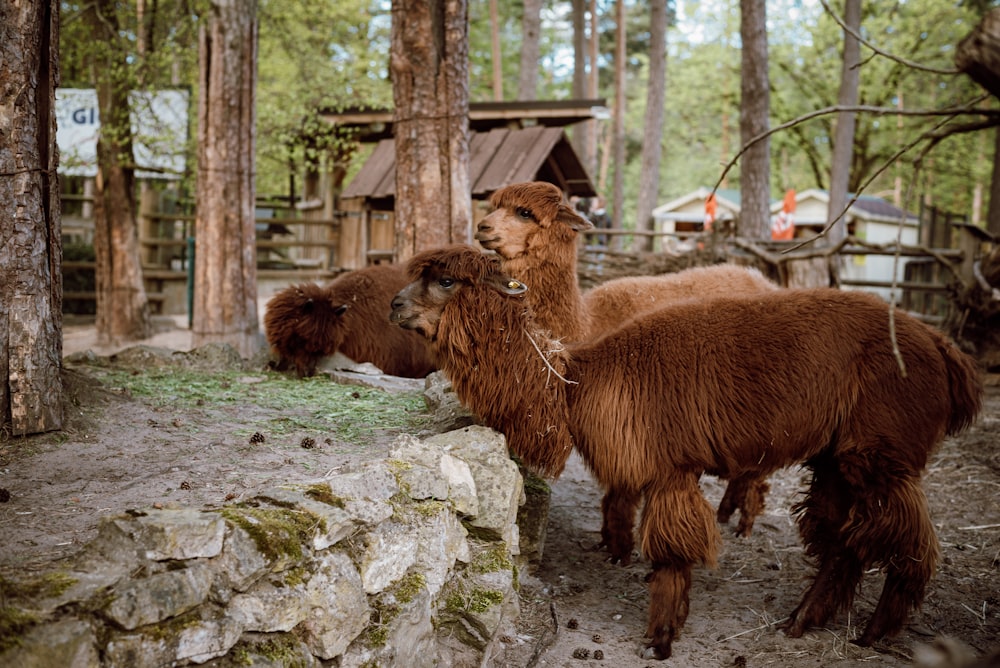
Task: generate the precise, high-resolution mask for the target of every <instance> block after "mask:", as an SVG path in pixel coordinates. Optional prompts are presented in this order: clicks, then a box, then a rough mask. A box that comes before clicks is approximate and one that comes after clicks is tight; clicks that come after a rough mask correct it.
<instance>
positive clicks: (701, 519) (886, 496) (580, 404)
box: [391, 246, 982, 658]
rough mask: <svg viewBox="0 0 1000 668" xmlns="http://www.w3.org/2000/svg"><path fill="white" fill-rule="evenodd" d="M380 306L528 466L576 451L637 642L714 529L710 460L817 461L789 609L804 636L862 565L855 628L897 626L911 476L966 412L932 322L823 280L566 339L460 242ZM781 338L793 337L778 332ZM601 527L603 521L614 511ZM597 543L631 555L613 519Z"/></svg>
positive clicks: (906, 574) (922, 551) (750, 463)
mask: <svg viewBox="0 0 1000 668" xmlns="http://www.w3.org/2000/svg"><path fill="white" fill-rule="evenodd" d="M408 270H409V273H410V276H411V278H412V279H413V281H414V282H413V283H411V284H410V285H408V286H407V287H406V288H404V289H403V290H402V291H400V293H399V294H398V295H397V296H396V298H395V299H394V300H393V302H392V314H391V319H392V320H393V321H394V322H396V323H397V324H399V325H400V326H402V327H405V328H408V329H413V330H415V331H418V332H420V333H421V334H423V335H424V336H425V337H426V338H427V339H428V340H429V341H431V343H432V347H433V348H434V350H435V351H436V353H437V355H438V360H439V362H440V364H441V368H442V369H443V370H444V372H445V373H446V374H447V375H448V377H449V378H450V379H451V381H452V384H453V386H454V388H455V391H456V392H457V394H458V397H459V398H460V399H461V400H462V401H463V402H464V403H465V404H466V405H467V406H468V407H469V408H470V409H471V410H473V411H475V412H476V413H477V414H479V415H480V416H481V417H482V419H483V420H484V421H485V423H486V424H487V425H488V426H490V427H492V428H494V429H497V430H499V431H502V432H503V433H504V434H505V435H506V436H507V439H508V444H509V447H510V449H511V451H512V452H513V453H514V454H515V455H517V456H518V457H520V458H521V459H522V460H523V461H524V463H525V464H527V465H528V466H530V467H532V468H534V469H536V470H538V471H540V472H542V473H543V474H546V475H550V476H558V474H559V473H560V472H561V470H562V468H563V466H564V465H565V462H566V460H567V458H568V457H569V454H570V449H571V448H572V447H575V448H576V449H577V450H578V452H579V453H580V455H581V457H582V458H583V460H584V461H585V462H586V464H587V466H588V467H589V468H590V470H591V471H592V472H593V474H594V476H595V477H596V478H597V480H598V481H599V482H600V483H601V484H602V485H603V486H604V487H605V489H608V490H610V491H611V492H612V493H613V495H612V496H611V498H612V499H614V500H615V502H614V504H613V507H611V508H610V511H611V512H612V514H618V515H621V516H623V517H627V518H631V517H632V515H634V513H635V510H636V505H637V504H638V502H639V500H640V496H644V497H645V506H644V507H643V510H642V516H641V523H640V534H641V539H642V551H643V554H644V556H645V557H646V558H647V559H649V560H650V562H651V563H652V568H653V572H652V574H651V575H650V576H649V578H648V582H649V590H650V608H649V626H648V628H647V635H648V636H649V637H650V638H651V639H652V640H651V642H650V644H649V648H650V649H649V650H647V653H648V654H650V655H652V656H656V657H659V658H666V657H669V656H670V651H671V643H672V642H673V640H674V639H675V638H676V637H677V634H678V632H679V631H680V629H681V627H682V626H683V625H684V622H685V620H686V618H687V615H688V601H689V591H690V587H691V572H692V568H693V566H694V565H696V564H699V563H702V564H707V565H713V564H714V563H715V560H716V553H717V550H718V545H719V542H720V536H719V528H718V525H717V524H716V522H715V521H714V518H713V516H712V511H711V508H710V507H709V505H708V503H707V502H706V501H705V499H704V497H703V496H702V494H701V491H700V489H699V487H698V479H699V476H700V475H701V474H702V473H704V472H712V473H715V474H717V475H722V476H725V477H729V478H739V477H740V476H743V475H748V474H752V475H757V476H764V475H767V474H769V473H771V472H773V471H775V470H777V469H779V468H782V467H786V466H790V465H794V464H802V465H804V466H806V467H807V468H809V469H810V470H811V472H812V481H811V484H810V487H809V491H808V494H806V496H805V497H804V499H803V501H802V502H801V503H800V504H799V505H798V507H797V512H798V515H799V518H798V522H799V530H800V533H801V536H802V539H803V541H804V543H805V548H806V553H807V554H808V555H810V556H811V557H813V558H815V559H816V561H817V568H818V570H817V573H816V576H815V578H814V579H813V581H812V584H811V586H810V587H809V589H808V590H807V591H806V593H805V595H804V596H803V598H802V601H801V602H800V603H799V605H798V607H796V608H795V610H794V611H793V612H792V613H791V615H790V616H789V619H788V621H787V622H786V623H785V624H784V629H785V631H786V633H787V634H788V635H790V636H792V637H799V636H801V635H802V634H803V633H804V632H805V631H806V630H807V629H809V628H811V627H814V626H822V625H824V624H826V623H827V622H828V620H829V619H830V618H831V617H832V616H833V615H835V614H836V613H837V612H838V611H840V610H843V609H847V608H849V607H850V606H851V604H852V602H853V597H854V592H855V591H856V589H857V586H858V584H859V583H860V581H861V578H862V576H863V574H864V573H865V571H866V570H868V569H869V568H871V567H880V568H881V569H883V570H884V571H885V574H886V575H885V584H884V587H883V589H882V593H881V596H880V598H879V601H878V603H877V605H876V607H875V611H874V613H873V614H872V616H871V618H870V619H869V621H868V624H867V626H866V628H865V631H864V633H863V634H862V636H861V638H860V639H859V640H858V643H859V644H861V645H865V646H867V645H870V644H872V643H873V642H875V641H876V640H878V639H880V638H882V637H883V636H886V635H891V634H894V633H896V632H898V631H899V630H900V628H902V626H903V624H904V623H905V621H906V619H907V616H908V614H909V612H910V611H911V610H914V609H916V608H917V607H918V606H919V605H920V604H921V602H922V601H923V598H924V592H925V588H926V585H927V582H928V581H929V580H930V578H931V576H932V574H933V573H934V570H935V566H936V564H937V560H938V556H939V547H938V542H937V537H936V535H935V533H934V528H933V525H932V524H931V520H930V517H929V515H928V510H927V502H926V499H925V497H924V493H923V490H922V488H921V484H920V479H921V475H922V473H923V470H924V468H925V467H926V464H927V459H928V456H929V454H930V453H931V452H932V451H933V450H934V449H935V448H936V447H937V446H938V444H939V443H940V442H941V440H942V439H943V438H944V437H945V435H951V434H956V433H958V432H959V431H961V430H962V429H964V428H965V427H967V426H968V425H969V424H971V423H972V421H973V420H974V419H975V417H976V415H977V413H978V411H979V409H980V404H981V399H982V386H981V381H980V379H979V375H978V371H977V368H976V366H975V364H974V363H973V361H972V360H971V358H969V357H968V356H966V355H965V354H963V353H961V352H960V351H959V350H958V349H957V348H956V347H955V346H953V345H951V344H950V343H949V342H948V341H947V340H946V339H945V338H944V337H943V336H942V335H941V334H940V333H939V332H937V331H936V330H934V329H933V328H931V327H929V326H927V325H924V324H923V323H921V322H919V321H918V320H916V319H914V318H912V317H909V316H907V315H906V314H905V313H903V312H900V311H897V312H895V317H894V321H895V340H896V343H897V346H898V352H899V356H900V357H899V359H901V360H902V362H903V363H904V364H905V367H906V373H905V375H904V374H903V373H902V372H901V371H900V366H899V362H898V361H897V357H896V355H895V354H894V351H893V346H892V337H891V334H890V331H889V317H888V316H889V312H888V306H887V305H886V304H885V303H884V302H882V301H881V300H880V299H878V298H877V297H874V296H871V295H867V294H863V293H859V292H847V291H839V290H835V289H830V288H825V289H815V290H777V291H771V292H766V293H762V294H760V295H756V296H754V297H752V298H733V299H719V300H715V301H713V302H708V301H694V300H689V301H685V302H682V303H679V304H676V305H674V306H668V307H664V308H662V309H661V310H659V311H653V312H648V313H645V314H643V315H642V316H640V317H637V318H635V319H633V320H632V321H631V322H629V323H628V324H627V325H625V326H623V327H622V328H620V329H618V330H617V331H615V332H613V333H611V334H609V335H607V336H605V337H602V338H600V339H598V340H597V341H594V342H587V343H581V344H575V345H571V346H568V347H564V346H563V345H561V344H560V343H559V342H557V341H554V340H552V339H551V338H549V337H548V336H547V335H546V332H545V331H544V330H541V329H539V327H538V326H537V325H536V323H534V322H533V321H532V314H531V309H530V308H529V307H528V306H527V304H526V301H525V297H524V296H523V293H524V291H525V286H524V285H523V284H522V283H520V282H518V281H516V280H514V279H511V278H508V277H507V276H506V275H505V274H504V272H503V271H502V270H501V267H500V263H499V261H498V259H497V258H496V257H494V256H490V255H487V254H483V253H480V252H479V251H477V250H476V249H474V248H471V247H468V246H451V247H447V248H442V249H438V250H436V251H427V252H424V253H420V254H418V255H417V256H415V257H414V258H413V259H412V260H411V261H410V263H409V265H408ZM788 342H794V345H788ZM612 526H617V525H614V524H612ZM610 547H611V552H612V554H613V555H614V554H617V555H623V554H626V553H627V552H629V551H631V548H632V532H631V531H627V532H624V531H623V532H619V533H617V534H616V535H614V536H613V540H612V542H611V545H610Z"/></svg>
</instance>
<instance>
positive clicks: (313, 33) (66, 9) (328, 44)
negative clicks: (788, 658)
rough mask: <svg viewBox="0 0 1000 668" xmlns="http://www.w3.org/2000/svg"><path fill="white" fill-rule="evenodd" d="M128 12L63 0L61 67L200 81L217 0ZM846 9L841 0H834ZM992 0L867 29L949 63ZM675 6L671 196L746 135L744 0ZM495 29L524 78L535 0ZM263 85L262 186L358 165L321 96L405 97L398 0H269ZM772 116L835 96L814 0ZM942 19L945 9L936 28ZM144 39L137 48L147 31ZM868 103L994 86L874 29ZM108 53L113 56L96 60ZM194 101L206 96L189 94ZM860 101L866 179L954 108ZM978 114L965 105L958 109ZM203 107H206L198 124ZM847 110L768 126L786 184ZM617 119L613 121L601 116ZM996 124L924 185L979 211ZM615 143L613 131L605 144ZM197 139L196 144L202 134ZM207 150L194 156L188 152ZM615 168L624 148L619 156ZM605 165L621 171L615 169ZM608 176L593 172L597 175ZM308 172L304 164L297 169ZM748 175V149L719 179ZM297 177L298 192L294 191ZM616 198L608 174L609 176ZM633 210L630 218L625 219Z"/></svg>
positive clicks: (560, 50) (563, 68)
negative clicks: (872, 110) (323, 114)
mask: <svg viewBox="0 0 1000 668" xmlns="http://www.w3.org/2000/svg"><path fill="white" fill-rule="evenodd" d="M113 5H114V7H115V19H116V21H117V22H118V24H119V26H120V29H119V30H118V31H117V33H116V35H117V38H116V39H114V40H97V39H94V37H93V34H92V29H91V27H90V25H89V24H88V22H87V21H86V20H84V8H85V7H86V6H87V4H86V3H82V2H63V3H62V4H61V15H60V52H61V55H60V60H61V63H60V68H61V76H62V85H64V86H91V85H93V83H94V76H95V71H96V70H98V69H100V68H103V70H102V71H103V76H106V77H107V78H108V79H109V80H111V81H114V82H118V84H117V85H128V86H142V87H150V88H156V87H165V86H181V87H188V88H189V89H190V90H192V91H195V92H196V91H197V82H198V75H197V66H198V62H197V53H198V49H197V30H198V27H199V22H200V21H202V20H203V17H204V16H206V13H205V11H206V7H207V0H198V1H196V2H193V3H192V2H190V0H188V1H184V2H181V1H178V0H166V1H161V2H159V3H157V4H156V11H155V13H147V16H146V17H145V20H144V23H143V26H144V27H145V29H143V27H142V26H140V25H139V21H138V17H137V16H136V14H135V4H134V3H113ZM831 6H833V7H834V9H835V10H837V11H841V10H842V9H841V6H840V5H836V4H834V5H831ZM988 6H991V5H990V3H988V2H957V1H955V2H941V1H940V0H908V1H907V2H902V3H891V4H889V5H886V6H885V7H883V6H882V5H880V4H878V3H866V4H865V5H864V6H863V11H864V14H863V17H862V33H863V36H864V38H865V39H866V40H869V41H870V42H871V43H873V44H874V45H876V46H877V47H878V48H879V49H880V50H882V51H885V52H887V53H890V54H895V55H898V56H900V57H902V58H905V59H907V60H910V61H914V62H918V63H921V64H925V65H930V66H933V67H936V68H938V69H942V68H950V67H953V59H954V53H955V48H956V45H957V44H958V42H959V41H960V40H961V39H962V38H963V37H964V36H965V35H966V34H968V33H969V32H970V31H971V30H972V29H973V27H974V26H975V25H976V23H977V22H978V20H979V18H980V16H981V14H982V12H983V11H984V7H988ZM669 7H670V11H671V12H672V13H674V14H675V15H676V18H677V20H676V21H675V22H673V24H672V27H671V29H670V30H669V32H668V50H669V55H668V61H667V101H666V110H665V112H666V113H665V130H664V133H663V138H662V140H661V146H662V149H663V151H664V158H663V160H662V163H661V175H660V184H661V185H660V199H661V200H662V201H665V200H668V199H672V198H674V197H677V196H679V195H681V194H684V193H686V192H689V191H690V190H692V189H694V188H696V187H698V186H701V185H706V186H710V185H714V184H715V182H716V181H717V180H718V179H719V177H720V176H721V175H722V168H723V166H724V165H725V164H726V163H727V162H729V161H730V160H732V159H733V158H734V157H735V156H736V154H737V152H738V151H739V149H740V146H741V140H740V135H739V95H740V91H739V88H740V85H739V77H740V73H739V70H740V52H739V25H740V23H739V22H740V16H739V3H738V2H737V1H736V0H720V1H719V2H712V3H698V2H695V1H694V0H677V1H675V2H671V3H670V4H669ZM626 8H627V10H628V11H627V23H628V25H627V34H626V37H627V48H628V53H627V61H626V72H627V98H628V100H627V119H626V130H627V139H626V142H627V146H626V165H624V166H623V169H624V170H625V176H626V179H625V183H626V200H627V201H626V203H625V206H624V211H625V212H626V214H627V215H628V216H632V215H633V209H634V205H633V202H634V199H635V196H636V192H635V189H636V188H637V185H636V184H637V183H638V178H637V177H638V170H639V169H640V165H639V160H640V155H641V143H642V123H643V111H644V106H645V104H646V78H647V76H648V67H647V65H648V62H647V51H648V44H649V35H648V30H649V27H648V15H649V12H648V11H646V8H645V7H644V5H643V4H642V3H638V2H635V1H634V0H630V1H629V2H627V4H626ZM498 9H499V23H500V25H499V32H500V45H501V55H500V57H501V69H502V73H503V87H504V99H506V100H511V99H513V97H514V95H515V94H516V89H517V83H518V71H517V70H518V67H519V56H520V45H521V34H520V33H521V14H522V12H523V3H522V2H521V0H499V2H498ZM570 11H571V4H570V3H569V2H559V3H546V5H545V7H544V9H543V21H542V33H541V35H540V42H541V50H542V59H541V61H542V62H541V63H540V66H539V74H540V81H539V97H540V98H542V99H564V98H567V97H569V96H570V95H571V80H572V62H573V60H572V58H573V52H572V34H571V27H572V22H571V16H570V13H569V12H570ZM597 11H598V22H599V40H600V46H599V58H598V60H599V63H598V65H599V82H600V90H599V93H598V95H599V97H604V98H606V99H607V100H608V102H609V104H610V103H611V102H613V94H614V91H613V79H614V76H613V74H614V59H613V53H614V40H615V33H616V30H617V26H616V25H615V14H614V12H615V3H614V2H612V1H611V0H600V1H599V2H598V3H597ZM468 12H469V56H470V62H469V97H470V100H472V101H483V100H492V99H493V87H492V72H493V53H492V48H491V35H490V27H491V21H490V15H489V3H488V2H487V0H470V2H469V3H468ZM258 18H259V26H260V29H259V38H260V41H259V59H258V87H257V191H258V192H260V193H275V194H287V191H288V187H289V178H288V175H289V173H290V172H291V173H294V174H297V175H298V176H300V177H301V175H303V174H304V173H305V171H306V170H307V169H310V168H312V167H314V166H316V165H319V166H321V167H322V166H323V163H324V162H327V161H330V160H334V159H335V160H338V161H342V162H343V161H346V160H348V159H351V160H353V162H352V163H351V167H350V168H349V169H350V171H354V170H356V169H357V167H358V165H359V164H360V163H361V162H362V160H363V159H364V157H365V154H366V153H367V151H369V150H370V148H369V147H365V148H362V149H361V150H358V149H357V147H356V146H354V145H353V143H352V141H351V138H350V137H347V136H343V135H338V134H336V133H334V132H332V131H331V129H330V128H329V126H328V125H327V124H326V123H325V121H323V120H322V119H321V118H320V111H321V110H324V109H331V110H340V109H343V108H346V107H354V106H368V107H391V106H392V103H393V100H392V85H391V82H390V81H389V47H390V34H391V30H390V29H391V3H390V2H389V0H282V1H280V2H279V1H278V0H261V2H260V5H259V9H258ZM768 23H769V25H768V38H769V66H770V73H771V74H770V77H771V85H772V91H771V123H772V126H774V125H777V124H779V123H783V122H786V121H789V120H791V119H793V118H796V117H798V116H801V115H803V114H805V113H807V112H812V111H815V110H817V109H820V108H824V107H828V106H831V105H833V104H835V102H836V99H837V92H838V86H839V80H840V68H841V61H840V51H841V48H842V41H843V33H842V30H841V28H840V27H839V26H838V25H837V24H836V23H835V22H834V21H833V19H832V18H831V17H829V16H827V15H825V13H824V11H823V8H822V7H821V6H820V5H818V4H817V3H804V2H802V0H775V1H774V2H769V3H768ZM930 27H933V29H931V28H930ZM140 35H144V36H145V40H144V41H145V42H146V45H147V46H146V48H145V50H143V51H142V53H140V50H139V41H140V40H139V37H140ZM861 52H862V61H863V62H862V66H861V72H860V76H861V82H860V103H861V104H864V105H877V106H882V107H888V108H892V107H895V106H896V105H897V104H900V103H901V104H902V105H903V106H904V107H905V108H906V109H929V108H941V107H946V106H948V105H952V104H956V103H959V102H962V101H966V100H969V99H971V98H972V97H974V96H976V95H978V94H980V92H981V91H980V89H979V88H978V87H977V86H976V85H975V84H973V83H972V81H971V80H970V79H969V78H968V77H966V76H964V75H955V74H941V73H935V72H929V71H926V70H921V69H915V68H912V67H909V66H907V65H904V64H901V63H899V62H897V61H895V60H893V59H891V58H888V57H886V56H884V55H880V54H876V53H873V51H872V49H870V48H868V47H866V46H864V45H862V47H861ZM95 65H97V66H99V67H97V68H95ZM193 108H195V101H194V100H192V109H193ZM940 120H941V119H940V117H937V118H910V117H907V118H904V119H902V121H900V120H899V119H898V118H897V117H895V116H892V115H881V116H876V115H871V114H862V115H860V116H859V117H858V123H857V137H856V141H855V156H854V164H853V168H852V175H851V187H852V189H854V188H857V187H859V186H860V185H861V184H862V183H864V182H865V181H867V180H868V179H869V178H871V177H872V176H873V175H875V174H876V172H878V171H879V170H882V169H885V164H886V162H887V161H888V160H889V159H890V156H891V155H892V154H893V153H894V152H895V151H897V150H898V149H899V147H900V146H902V145H905V144H906V143H908V142H911V141H913V140H914V139H915V138H916V137H918V136H919V135H920V133H922V132H925V131H927V130H928V129H929V128H930V127H932V126H933V125H934V124H936V123H938V122H940ZM969 120H974V118H971V117H966V118H960V119H958V120H957V121H955V122H961V121H969ZM195 122H196V119H194V118H193V117H192V137H193V136H195V133H194V131H193V126H194V124H195ZM834 123H835V117H834V116H833V115H827V116H823V117H819V118H815V119H812V120H809V121H807V122H805V123H802V124H800V125H798V126H796V127H794V128H790V129H787V130H783V131H781V132H779V133H777V134H775V135H773V136H772V137H771V140H770V141H771V148H772V160H771V164H772V170H773V171H772V175H771V183H772V195H773V196H774V197H778V196H780V195H781V193H782V192H783V191H784V189H785V188H787V187H794V188H796V189H799V190H802V189H805V188H809V187H821V188H822V187H826V186H827V185H828V179H829V162H830V156H831V139H832V137H833V127H834ZM603 130H604V131H605V132H607V131H609V130H610V122H605V123H603ZM988 134H989V133H985V132H978V133H970V134H962V135H955V136H952V137H949V138H947V139H944V140H943V141H941V142H940V143H939V144H937V145H936V146H935V147H934V148H933V150H932V151H931V152H930V154H929V155H928V156H927V157H926V158H925V159H924V160H923V163H922V167H923V169H924V170H925V173H924V176H923V178H921V179H920V180H919V182H918V183H916V184H915V185H916V189H917V191H918V192H919V193H920V194H921V195H927V196H929V197H930V198H931V199H932V200H933V201H934V203H935V204H936V205H938V206H942V207H944V208H947V209H949V210H957V211H967V210H968V209H969V208H970V206H971V200H972V194H973V192H974V189H975V186H976V184H985V183H988V179H989V175H990V172H991V170H992V142H991V141H990V140H989V136H988ZM601 150H603V145H602V149H601ZM190 155H191V156H193V155H194V151H193V139H192V147H191V151H190ZM917 155H918V153H917V152H911V153H910V154H908V155H906V156H904V158H903V160H902V161H900V162H899V163H898V164H897V165H896V166H894V167H890V168H888V169H885V171H884V173H883V174H881V175H880V176H878V177H877V178H876V179H875V180H874V182H873V183H872V184H871V185H870V186H868V187H867V192H869V193H879V192H886V191H888V190H890V189H892V188H893V187H894V182H895V180H896V179H897V178H899V179H901V180H902V181H903V182H904V183H908V182H909V181H910V180H912V179H913V178H914V176H913V175H914V165H913V162H914V160H915V158H916V157H917ZM192 161H193V160H192ZM614 169H615V167H614V165H611V171H612V172H613V170H614ZM610 176H611V174H610V173H609V179H608V183H609V184H610V183H611V182H612V181H611V179H610ZM595 180H596V175H595ZM296 182H297V184H301V183H302V179H301V178H298V179H296ZM738 182H739V164H738V163H737V164H736V165H735V167H734V168H733V169H732V170H731V171H730V172H729V174H728V176H727V181H726V183H724V184H723V186H724V187H725V186H728V187H735V186H736V184H738ZM297 194H299V193H297ZM603 194H604V195H605V198H606V199H609V198H608V195H609V194H610V193H609V192H604V193H603ZM627 222H630V221H627Z"/></svg>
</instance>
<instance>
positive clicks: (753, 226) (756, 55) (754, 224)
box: [736, 0, 771, 239]
mask: <svg viewBox="0 0 1000 668" xmlns="http://www.w3.org/2000/svg"><path fill="white" fill-rule="evenodd" d="M740 36H741V38H742V41H743V49H742V53H741V66H740V75H741V76H740V141H741V142H742V143H743V145H744V146H745V145H746V144H747V143H748V142H749V141H750V140H751V139H752V138H753V137H756V136H757V135H760V134H762V133H764V132H767V130H768V128H769V121H768V114H769V113H770V108H771V98H770V89H769V87H768V78H767V12H766V9H765V5H764V0H740ZM770 230H771V142H770V141H769V140H768V139H763V140H761V141H758V142H757V143H756V144H754V145H753V146H751V147H750V148H748V149H747V151H746V152H745V153H744V154H743V158H742V164H741V166H740V217H739V223H738V225H737V229H736V233H737V234H739V235H740V236H743V237H746V238H749V239H769V238H770Z"/></svg>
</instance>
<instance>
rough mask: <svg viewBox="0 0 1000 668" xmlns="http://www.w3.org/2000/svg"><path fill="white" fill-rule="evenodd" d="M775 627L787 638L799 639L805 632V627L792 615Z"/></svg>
mask: <svg viewBox="0 0 1000 668" xmlns="http://www.w3.org/2000/svg"><path fill="white" fill-rule="evenodd" d="M777 627H778V628H779V629H781V630H782V631H784V632H785V635H786V636H788V637H789V638H801V637H802V634H803V633H805V632H806V629H805V625H804V624H802V623H801V622H800V621H799V620H798V619H797V618H796V616H795V615H794V614H793V615H792V616H791V617H789V618H788V619H787V620H785V621H784V622H782V623H781V624H777Z"/></svg>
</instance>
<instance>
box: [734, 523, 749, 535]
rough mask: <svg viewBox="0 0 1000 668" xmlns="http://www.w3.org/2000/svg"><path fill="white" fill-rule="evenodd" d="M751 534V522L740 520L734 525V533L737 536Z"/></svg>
mask: <svg viewBox="0 0 1000 668" xmlns="http://www.w3.org/2000/svg"><path fill="white" fill-rule="evenodd" d="M751 534H753V522H748V523H747V524H744V523H743V522H740V523H739V524H738V525H736V535H737V536H738V537H739V538H749V537H750V536H751Z"/></svg>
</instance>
